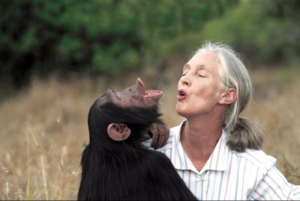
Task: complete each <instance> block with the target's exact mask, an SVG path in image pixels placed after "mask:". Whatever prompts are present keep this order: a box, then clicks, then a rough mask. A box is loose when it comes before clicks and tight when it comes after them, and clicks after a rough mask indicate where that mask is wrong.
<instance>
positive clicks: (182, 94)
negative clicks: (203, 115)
mask: <svg viewBox="0 0 300 201" xmlns="http://www.w3.org/2000/svg"><path fill="white" fill-rule="evenodd" d="M186 98H187V94H186V92H185V91H184V90H178V94H177V100H179V101H180V100H184V99H186Z"/></svg>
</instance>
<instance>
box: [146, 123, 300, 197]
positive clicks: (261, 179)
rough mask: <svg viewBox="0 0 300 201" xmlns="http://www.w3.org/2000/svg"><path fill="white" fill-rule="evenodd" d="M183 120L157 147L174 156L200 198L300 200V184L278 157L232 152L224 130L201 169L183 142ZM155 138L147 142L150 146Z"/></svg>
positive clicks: (190, 186) (175, 165)
mask: <svg viewBox="0 0 300 201" xmlns="http://www.w3.org/2000/svg"><path fill="white" fill-rule="evenodd" d="M181 126H182V123H181V124H180V125H179V126H177V127H174V128H172V129H170V136H169V139H168V142H167V144H166V145H165V146H163V147H162V148H159V149H157V151H160V152H162V153H164V154H165V155H166V156H168V157H169V158H170V160H171V161H172V163H173V165H174V167H175V169H176V170H177V172H178V174H179V175H180V176H181V178H182V179H183V180H184V182H185V183H186V185H187V186H188V187H189V189H190V190H191V191H192V193H193V194H194V195H195V196H196V197H197V198H198V199H199V200H300V186H296V185H292V184H290V183H288V181H287V180H286V178H285V177H284V176H283V175H282V174H281V172H280V171H279V170H278V169H277V168H276V159H275V158H273V157H272V156H268V155H266V154H265V153H264V152H263V151H261V150H259V151H258V150H253V149H247V150H246V151H245V152H244V153H239V152H236V151H232V150H230V149H229V148H228V146H227V145H226V142H227V136H228V134H227V133H226V132H225V131H224V130H223V132H222V136H221V137H220V139H219V142H218V143H217V145H216V147H215V149H214V151H213V153H212V154H211V156H210V158H209V159H208V161H207V162H206V164H205V165H204V167H203V168H202V170H201V171H200V172H198V171H197V169H196V168H195V166H194V165H193V163H192V162H191V161H190V160H189V158H188V157H187V155H186V153H185V151H184V150H183V147H182V145H181V142H180V130H181ZM150 142H151V140H148V141H147V142H145V145H146V146H148V147H150Z"/></svg>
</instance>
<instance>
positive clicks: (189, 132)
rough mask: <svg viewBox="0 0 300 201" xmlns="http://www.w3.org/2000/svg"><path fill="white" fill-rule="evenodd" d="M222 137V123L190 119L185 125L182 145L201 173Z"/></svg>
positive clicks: (182, 131)
mask: <svg viewBox="0 0 300 201" xmlns="http://www.w3.org/2000/svg"><path fill="white" fill-rule="evenodd" d="M206 120H207V119H206ZM221 135H222V124H221V123H220V121H219V122H218V121H210V122H208V121H201V119H197V120H193V119H188V120H187V121H186V122H185V124H183V126H182V130H181V143H182V146H183V148H184V150H185V152H186V154H187V156H188V158H189V159H190V160H191V161H192V163H193V164H194V166H195V167H196V169H197V170H198V171H199V172H200V170H201V169H202V168H203V166H204V165H205V163H206V162H207V160H208V159H209V157H210V155H211V154H212V152H213V151H214V149H215V147H216V145H217V143H218V141H219V139H220V137H221Z"/></svg>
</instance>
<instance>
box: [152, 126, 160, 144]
mask: <svg viewBox="0 0 300 201" xmlns="http://www.w3.org/2000/svg"><path fill="white" fill-rule="evenodd" d="M151 133H152V142H151V147H153V148H156V147H157V142H158V138H159V132H158V130H157V129H156V127H154V128H152V129H151Z"/></svg>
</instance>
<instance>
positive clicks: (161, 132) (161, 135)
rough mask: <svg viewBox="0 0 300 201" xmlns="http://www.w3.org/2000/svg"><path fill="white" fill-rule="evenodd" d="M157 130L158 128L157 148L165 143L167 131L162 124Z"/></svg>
mask: <svg viewBox="0 0 300 201" xmlns="http://www.w3.org/2000/svg"><path fill="white" fill-rule="evenodd" d="M157 130H158V133H159V136H158V139H157V143H156V146H155V149H157V148H160V147H162V146H163V145H164V140H165V131H164V129H163V128H162V127H161V126H158V128H157Z"/></svg>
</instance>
